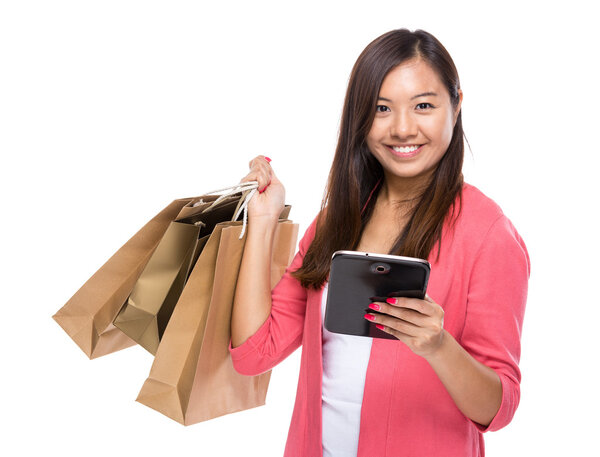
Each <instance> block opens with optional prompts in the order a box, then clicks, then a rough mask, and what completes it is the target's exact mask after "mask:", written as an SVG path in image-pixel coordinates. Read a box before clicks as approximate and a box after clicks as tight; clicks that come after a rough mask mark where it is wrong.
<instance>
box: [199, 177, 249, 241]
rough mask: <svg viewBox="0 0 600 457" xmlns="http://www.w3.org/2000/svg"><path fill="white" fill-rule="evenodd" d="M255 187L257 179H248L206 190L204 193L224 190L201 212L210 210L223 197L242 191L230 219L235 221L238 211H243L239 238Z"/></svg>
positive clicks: (209, 193) (243, 231)
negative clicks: (209, 190)
mask: <svg viewBox="0 0 600 457" xmlns="http://www.w3.org/2000/svg"><path fill="white" fill-rule="evenodd" d="M256 189H258V181H248V182H243V183H239V184H236V185H235V186H229V187H224V188H222V189H217V190H213V191H211V192H207V193H206V195H211V194H216V193H219V192H225V193H224V194H222V195H220V196H219V198H217V199H216V200H215V201H214V202H213V203H212V205H210V206H209V207H208V208H206V209H205V210H204V211H202V212H203V213H205V212H207V211H210V210H211V209H212V208H213V207H215V206H217V205H218V204H219V203H220V202H221V201H222V200H223V199H225V198H227V197H229V196H231V195H234V194H237V193H240V192H242V196H241V197H240V201H239V202H238V205H237V207H236V208H235V211H234V214H233V218H232V219H231V220H232V221H235V220H236V219H237V218H238V217H239V215H240V213H241V212H242V211H244V222H243V224H242V233H240V238H239V239H240V240H241V239H242V238H243V237H244V233H245V232H246V225H247V224H248V202H249V201H250V199H251V198H252V197H253V196H254V194H255V193H256Z"/></svg>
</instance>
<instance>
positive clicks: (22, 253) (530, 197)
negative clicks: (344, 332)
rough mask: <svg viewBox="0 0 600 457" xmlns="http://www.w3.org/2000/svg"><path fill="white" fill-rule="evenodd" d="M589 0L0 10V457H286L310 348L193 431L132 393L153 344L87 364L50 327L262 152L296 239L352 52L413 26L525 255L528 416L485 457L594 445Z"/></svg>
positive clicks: (598, 101) (595, 38) (483, 182)
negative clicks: (171, 217)
mask: <svg viewBox="0 0 600 457" xmlns="http://www.w3.org/2000/svg"><path fill="white" fill-rule="evenodd" d="M590 4H591V2H578V1H570V2H560V3H554V2H551V1H545V2H534V1H518V2H513V1H502V2H497V3H489V2H472V3H471V2H464V1H455V2H447V1H440V2H427V1H412V2H403V1H399V0H396V1H370V2H365V1H363V2H355V1H349V0H346V1H344V2H324V1H321V2H310V1H309V2H307V1H304V2H294V3H291V2H284V1H279V2H261V1H255V0H254V1H248V2H243V1H229V2H221V3H218V4H216V3H215V2H210V3H208V2H200V1H196V2H191V1H190V2H184V1H168V2H167V1H163V2H160V1H129V0H118V1H94V2H91V1H83V0H79V1H62V0H60V1H59V0H55V1H37V2H35V1H27V0H20V1H2V3H0V5H1V6H0V97H1V98H0V152H1V168H0V170H1V171H0V173H1V180H0V186H1V189H0V191H1V192H0V198H1V199H2V200H1V204H2V212H1V214H2V215H1V217H2V223H1V225H0V230H2V234H1V237H0V242H1V247H2V250H1V254H0V255H1V271H0V277H1V278H2V279H1V281H2V291H1V296H2V315H1V319H2V324H3V325H2V327H1V330H0V350H1V351H2V352H1V354H2V356H1V358H0V364H1V365H0V366H1V371H2V374H1V375H0V384H1V386H0V387H1V389H0V392H2V408H1V418H0V421H1V422H2V423H1V424H0V425H1V426H0V430H2V432H1V434H2V437H3V438H2V440H1V441H0V453H2V455H34V453H35V454H40V453H44V454H51V455H52V454H54V455H57V454H59V453H60V454H61V455H64V456H75V455H88V456H95V455H107V454H114V455H134V453H135V455H145V456H163V455H208V456H238V455H244V456H278V455H282V452H283V448H284V444H285V439H286V436H287V430H288V426H289V420H290V417H291V411H292V406H293V401H294V396H295V391H296V383H297V375H298V367H299V354H300V351H297V352H296V353H294V354H293V355H292V356H291V357H290V358H289V359H288V360H286V361H285V362H283V363H282V364H281V365H280V366H278V367H277V368H276V369H275V370H274V372H273V376H272V381H271V385H270V388H269V394H268V397H267V405H266V406H264V407H260V408H255V409H253V410H249V411H245V412H242V413H238V414H233V415H229V416H225V417H222V418H218V419H215V420H212V421H208V422H205V423H201V424H197V425H193V426H190V427H187V428H186V427H183V426H181V425H179V424H178V423H175V422H173V421H172V420H170V419H167V418H166V417H164V416H162V415H160V414H159V413H157V412H155V411H153V410H151V409H149V408H147V407H145V406H143V405H141V404H139V403H136V402H135V401H134V399H135V398H136V396H137V392H138V390H139V388H140V387H141V385H142V383H143V381H144V380H145V378H146V376H147V374H148V371H149V369H150V365H151V363H152V358H151V356H150V355H149V354H148V353H146V352H145V351H144V350H143V349H141V348H139V347H135V348H130V349H127V350H124V351H121V352H119V353H116V354H112V355H110V356H107V357H103V358H100V359H96V360H94V361H89V360H87V358H86V357H85V356H84V354H83V353H82V352H81V351H80V350H79V348H78V347H77V346H76V345H75V344H74V343H73V342H72V341H71V340H70V339H69V338H68V337H67V336H66V334H65V333H64V332H63V331H62V330H61V329H60V327H59V326H58V325H57V324H56V323H55V322H54V321H53V320H52V319H51V318H50V316H51V315H52V314H54V312H56V311H57V310H58V308H60V307H61V306H62V305H63V304H64V303H65V302H66V301H67V300H68V299H69V298H70V296H71V295H72V294H73V293H74V292H75V291H76V290H77V289H78V288H79V287H80V286H81V285H82V284H83V283H84V282H85V281H86V280H87V279H88V278H89V277H90V276H91V275H92V274H93V273H94V272H95V271H96V270H97V269H98V268H99V267H100V266H101V265H102V264H103V263H104V262H105V261H106V260H107V259H108V257H109V256H110V255H112V253H113V252H114V251H116V250H117V249H118V248H119V247H120V246H121V245H122V244H123V243H124V242H125V241H126V240H127V239H128V238H129V237H130V236H131V235H132V234H133V233H135V231H137V230H138V229H139V228H140V227H141V226H142V225H143V224H144V223H145V222H146V221H147V220H148V219H150V218H151V217H152V216H153V215H154V214H155V213H157V212H158V210H160V209H161V208H162V207H164V206H165V205H166V204H167V203H169V202H170V201H171V200H173V199H174V198H179V197H187V196H193V195H199V194H202V193H204V192H206V191H209V190H212V189H215V188H219V187H223V186H225V185H229V184H234V183H237V182H238V181H239V180H240V179H241V178H242V177H243V176H244V175H245V174H246V172H247V163H248V161H249V160H250V159H251V158H252V157H254V156H255V155H257V154H265V155H267V156H269V157H271V158H272V159H273V162H272V165H273V167H274V169H275V171H276V173H277V174H278V176H279V178H280V179H281V180H282V181H283V183H284V184H285V186H286V189H287V202H288V203H290V204H292V205H293V209H292V215H291V216H292V218H293V219H294V220H295V221H297V222H298V223H299V224H300V232H301V234H302V233H303V232H304V230H305V229H306V227H307V225H308V224H309V223H310V221H311V220H312V218H313V217H314V216H315V214H316V212H317V210H318V208H319V205H320V201H321V197H322V195H323V190H324V188H325V182H326V177H327V173H328V170H329V167H330V164H331V159H332V157H333V151H334V148H335V143H336V135H337V130H338V125H339V118H340V113H341V108H342V101H343V97H344V93H345V90H346V84H347V81H348V76H349V74H350V70H351V68H352V65H353V64H354V61H355V60H356V58H357V57H358V55H359V53H360V52H361V51H362V49H363V48H364V47H365V46H366V45H367V44H368V43H369V42H370V41H371V40H373V39H374V38H376V37H377V36H379V35H381V34H382V33H384V32H387V31H388V30H391V29H394V28H400V27H407V28H410V29H411V30H413V29H417V28H422V29H424V30H427V31H429V32H431V33H433V34H434V35H435V36H436V37H437V38H438V39H440V41H441V42H442V43H444V45H445V46H446V48H447V49H448V50H449V52H450V54H451V55H452V56H453V58H454V61H455V63H456V65H457V67H458V70H459V74H460V77H461V84H462V89H463V91H464V102H463V123H464V128H465V132H466V135H467V138H468V140H469V143H470V146H471V149H472V152H469V150H468V149H467V155H466V159H467V161H466V164H465V176H466V179H467V181H469V182H471V183H472V184H475V185H477V186H478V187H479V188H480V189H481V190H483V191H484V192H485V193H486V194H487V195H489V196H490V197H492V198H493V199H494V200H496V201H497V202H498V203H499V204H500V205H501V206H502V208H503V209H504V211H505V213H506V214H507V215H508V217H509V218H510V219H511V220H512V221H513V223H514V224H515V226H516V227H517V229H518V230H519V232H520V233H521V235H522V236H523V238H524V239H525V241H526V243H527V246H528V248H529V253H530V255H531V260H532V275H531V281H530V294H529V301H528V308H527V312H526V317H525V325H524V330H523V338H522V346H523V352H522V359H521V369H522V372H523V380H522V400H521V405H520V408H519V410H518V411H517V414H516V416H515V418H514V420H513V422H512V423H511V424H510V425H509V426H508V427H507V428H505V429H503V430H501V431H499V432H495V433H488V434H486V443H487V448H486V450H487V455H489V456H492V457H494V456H496V457H497V456H506V455H510V456H515V457H516V456H528V455H533V454H534V453H535V455H544V456H563V455H600V454H599V453H598V446H597V439H596V436H595V435H596V433H597V429H598V425H600V424H599V421H598V416H597V412H598V409H599V408H600V402H599V396H598V388H597V385H598V378H597V376H596V375H595V373H596V371H595V365H597V362H598V352H597V350H598V343H597V341H598V324H599V322H600V313H599V310H598V305H599V300H598V294H597V293H596V291H595V285H597V284H598V267H597V259H598V254H599V249H598V226H597V219H598V218H597V213H598V206H599V205H598V202H597V199H598V195H599V194H600V193H599V192H598V190H599V189H598V187H599V186H598V176H597V174H598V173H597V170H598V167H597V160H596V157H597V156H598V153H599V152H600V151H599V148H598V132H599V129H600V127H599V125H600V124H599V120H600V119H599V116H598V112H599V106H600V97H599V95H598V81H600V74H599V71H598V67H597V65H596V62H595V61H596V59H597V44H598V43H599V39H600V36H599V34H598V32H597V24H596V21H595V20H594V14H592V9H591V6H587V5H590ZM7 450H8V451H7Z"/></svg>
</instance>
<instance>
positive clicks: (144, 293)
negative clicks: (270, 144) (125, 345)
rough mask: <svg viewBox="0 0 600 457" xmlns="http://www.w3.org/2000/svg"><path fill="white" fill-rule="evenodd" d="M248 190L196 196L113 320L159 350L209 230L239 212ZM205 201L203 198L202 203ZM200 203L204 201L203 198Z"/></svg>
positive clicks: (149, 348) (152, 350)
mask: <svg viewBox="0 0 600 457" xmlns="http://www.w3.org/2000/svg"><path fill="white" fill-rule="evenodd" d="M245 195H247V194H245V193H238V194H235V195H233V196H229V197H227V198H224V199H222V200H219V201H216V197H217V196H207V195H205V196H202V197H197V198H196V199H194V200H198V201H194V202H190V204H188V205H186V208H190V207H191V208H194V209H193V210H190V211H184V217H178V218H177V219H176V220H175V221H173V222H171V224H170V225H169V228H168V229H167V231H166V232H165V234H164V236H163V238H162V240H161V241H160V243H159V244H158V246H157V248H156V250H155V251H154V253H153V254H152V257H151V258H150V260H149V261H148V263H147V265H146V267H145V268H144V271H143V272H142V273H141V275H140V277H139V278H138V280H137V282H136V283H135V285H134V287H133V289H132V291H131V294H130V295H129V297H128V298H127V301H126V302H125V304H124V305H123V308H122V309H121V311H120V312H119V313H118V314H117V316H116V317H115V320H114V325H115V326H116V327H117V328H119V329H120V330H121V331H122V332H123V333H125V334H126V335H127V336H129V337H130V338H131V339H132V340H134V341H136V342H137V343H139V344H140V346H142V347H143V348H145V349H146V350H147V351H149V352H150V353H152V354H156V350H157V349H158V345H159V343H160V339H161V338H162V335H163V333H164V331H165V329H166V327H167V324H168V322H169V319H170V318H171V314H172V313H173V309H174V308H175V304H176V303H177V300H178V299H179V296H180V295H181V292H182V291H183V288H184V286H185V283H186V281H187V278H188V276H189V273H190V271H191V270H192V268H193V266H194V264H195V262H196V260H197V258H198V256H199V254H200V252H201V251H202V248H203V247H204V244H205V243H206V241H207V240H208V235H210V233H211V232H212V230H213V229H214V226H215V225H216V224H217V223H219V222H224V221H229V220H231V219H232V218H235V217H237V211H238V209H239V207H240V205H241V203H242V199H243V197H245ZM200 202H201V203H200ZM198 203H200V204H198Z"/></svg>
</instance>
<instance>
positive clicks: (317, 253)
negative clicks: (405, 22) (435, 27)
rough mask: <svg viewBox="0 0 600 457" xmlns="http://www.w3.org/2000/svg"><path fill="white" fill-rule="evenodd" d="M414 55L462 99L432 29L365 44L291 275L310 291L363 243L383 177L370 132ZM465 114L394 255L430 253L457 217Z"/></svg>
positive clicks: (456, 99) (392, 34)
mask: <svg viewBox="0 0 600 457" xmlns="http://www.w3.org/2000/svg"><path fill="white" fill-rule="evenodd" d="M415 57H419V58H421V59H423V60H424V61H425V62H427V63H428V64H429V65H430V66H431V67H432V68H433V69H434V70H435V71H436V72H437V74H438V76H439V77H440V79H441V81H442V82H443V84H444V86H445V87H446V89H447V90H448V93H449V94H450V100H451V102H452V104H453V106H455V107H456V106H457V104H458V103H459V94H458V90H459V89H460V82H459V78H458V72H457V70H456V67H455V65H454V62H453V61H452V58H451V57H450V54H449V53H448V51H447V50H446V49H445V48H444V46H443V45H442V44H441V43H440V42H439V41H438V40H437V39H436V38H435V37H434V36H433V35H431V34H430V33H428V32H425V31H423V30H416V31H414V32H411V31H410V30H407V29H398V30H392V31H390V32H388V33H385V34H384V35H382V36H380V37H379V38H377V39H375V40H374V41H373V42H371V43H370V44H369V45H368V46H367V47H366V48H365V49H364V51H363V52H362V53H361V54H360V56H359V57H358V60H357V61H356V63H355V64H354V67H353V69H352V73H351V75H350V81H349V83H348V90H347V92H346V98H345V101H344V107H343V111H342V119H341V125H340V132H339V138H338V143H337V147H336V151H335V156H334V159H333V164H332V167H331V170H330V172H329V179H328V183H327V190H326V193H325V196H324V198H323V202H322V205H321V212H320V213H319V218H318V220H317V230H316V235H315V238H314V240H313V242H312V243H311V245H310V247H309V248H308V250H307V252H306V255H305V256H304V262H303V264H302V266H301V267H300V268H299V269H298V270H297V271H295V272H294V273H292V275H293V276H294V277H296V278H297V279H298V280H299V281H300V283H301V284H302V286H304V287H306V288H309V287H311V288H314V289H319V288H320V287H322V286H323V284H324V282H325V281H326V280H327V277H328V275H329V269H330V266H331V256H332V254H333V253H334V252H335V251H338V250H342V249H351V250H354V249H356V248H357V247H358V243H359V241H360V237H361V235H362V231H363V229H364V227H365V226H366V223H367V222H368V221H369V218H370V217H371V214H372V213H373V208H374V206H375V202H376V200H377V199H376V198H375V197H376V193H377V192H378V191H379V189H381V186H380V185H379V186H378V189H377V191H376V192H375V193H374V195H373V197H372V198H371V199H370V200H369V199H368V197H369V195H370V194H371V192H372V191H373V189H374V188H375V186H376V185H377V183H378V182H382V181H383V168H382V166H381V165H380V164H379V162H378V161H377V159H376V158H375V157H374V156H373V154H371V152H370V150H369V148H368V147H367V134H368V133H369V131H370V129H371V126H372V124H373V119H374V117H375V110H376V106H377V98H378V96H379V90H380V88H381V85H382V83H383V80H384V78H385V76H386V75H387V74H388V73H389V72H390V71H391V70H392V69H393V68H395V67H396V66H398V65H400V64H401V63H403V62H406V61H408V60H410V59H412V58H415ZM461 117H462V116H461V113H459V114H458V117H457V120H456V124H455V126H454V130H453V132H452V139H451V140H450V144H449V146H448V149H447V151H446V153H445V154H444V156H443V157H442V159H441V160H440V162H439V164H438V166H437V168H436V170H435V171H434V173H433V175H432V178H431V181H430V182H429V184H428V186H427V187H426V188H425V190H424V191H423V193H422V194H421V196H420V198H419V201H418V203H417V204H416V206H415V207H414V209H413V210H412V214H411V216H410V218H409V221H408V223H407V224H406V226H405V228H404V230H403V231H402V233H400V234H399V236H398V238H397V239H396V242H395V243H394V246H393V248H392V249H391V251H390V254H396V255H404V256H410V257H419V258H423V259H427V258H429V256H430V254H431V253H432V250H433V248H434V246H435V245H436V243H440V242H441V234H442V227H443V224H444V221H445V220H446V218H447V217H450V218H453V217H454V216H457V214H458V212H457V211H455V209H456V208H455V207H454V204H455V202H456V201H457V197H458V200H460V195H461V189H462V185H463V175H462V165H463V156H464V143H463V136H464V133H463V128H462V119H461ZM367 200H368V203H367ZM365 204H366V207H365V209H364V211H362V209H363V207H364V206H365ZM459 210H460V209H459ZM438 247H439V246H438ZM438 255H439V249H438Z"/></svg>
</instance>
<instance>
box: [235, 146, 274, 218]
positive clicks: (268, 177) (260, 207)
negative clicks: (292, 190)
mask: <svg viewBox="0 0 600 457" xmlns="http://www.w3.org/2000/svg"><path fill="white" fill-rule="evenodd" d="M269 162H270V159H267V158H266V157H265V156H262V155H261V156H257V157H255V158H254V159H252V160H251V161H250V164H249V166H250V172H249V173H248V174H247V175H246V176H245V177H244V178H243V179H242V180H241V181H240V182H248V181H258V191H257V192H256V193H255V194H254V196H253V197H252V199H251V200H250V202H249V203H248V218H249V219H262V218H264V219H275V220H277V219H279V214H281V211H283V207H284V206H285V188H284V187H283V184H281V182H280V181H279V179H277V176H275V173H274V172H273V168H272V167H271V164H270V163H269Z"/></svg>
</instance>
